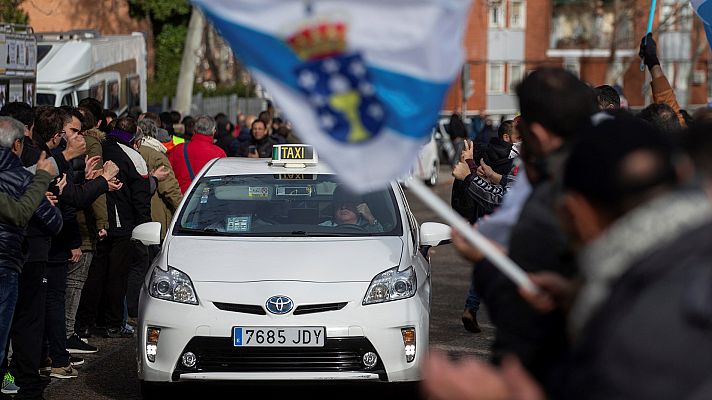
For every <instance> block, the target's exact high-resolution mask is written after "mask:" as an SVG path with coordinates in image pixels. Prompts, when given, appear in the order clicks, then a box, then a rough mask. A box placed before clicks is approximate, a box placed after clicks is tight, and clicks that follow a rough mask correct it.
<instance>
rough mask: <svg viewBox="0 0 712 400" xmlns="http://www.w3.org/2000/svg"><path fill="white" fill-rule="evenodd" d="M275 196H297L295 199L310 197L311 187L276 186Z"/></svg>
mask: <svg viewBox="0 0 712 400" xmlns="http://www.w3.org/2000/svg"><path fill="white" fill-rule="evenodd" d="M276 195H277V196H297V197H311V195H312V187H311V186H277V187H276Z"/></svg>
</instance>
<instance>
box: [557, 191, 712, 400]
mask: <svg viewBox="0 0 712 400" xmlns="http://www.w3.org/2000/svg"><path fill="white" fill-rule="evenodd" d="M710 242H712V207H711V206H710V203H709V199H708V198H707V196H706V195H705V194H704V193H703V192H702V191H696V190H680V191H677V192H674V193H670V194H667V195H664V196H662V197H658V198H656V199H654V200H652V201H650V202H648V203H646V204H644V205H642V206H639V207H637V208H636V209H634V210H633V211H631V212H629V213H628V214H626V215H624V216H623V217H622V218H620V219H618V220H617V221H616V222H615V223H614V224H613V225H612V226H611V227H609V228H608V229H607V231H606V232H605V233H604V235H603V236H602V237H599V238H598V239H596V241H594V242H593V243H591V244H589V245H588V246H587V247H586V248H585V249H584V251H583V252H582V254H581V257H580V266H581V271H582V278H583V282H584V284H583V287H582V288H581V290H580V291H579V294H578V296H577V299H576V302H575V303H574V308H573V309H572V312H571V314H570V315H571V318H570V319H571V324H570V327H571V328H572V329H571V332H572V333H573V338H574V344H573V348H572V351H571V356H570V357H568V361H567V362H566V363H564V364H563V365H562V368H561V375H560V376H561V377H563V378H564V379H562V380H561V381H560V382H559V385H558V387H563V390H562V393H558V394H556V396H554V397H558V398H566V399H584V400H586V399H650V400H656V399H660V400H662V399H709V398H712V374H710V371H712V356H711V355H712V248H711V247H710V246H709V243H710Z"/></svg>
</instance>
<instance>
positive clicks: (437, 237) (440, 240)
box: [420, 222, 451, 246]
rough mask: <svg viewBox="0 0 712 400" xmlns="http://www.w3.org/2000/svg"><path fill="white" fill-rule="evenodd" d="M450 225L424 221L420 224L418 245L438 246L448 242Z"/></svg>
mask: <svg viewBox="0 0 712 400" xmlns="http://www.w3.org/2000/svg"><path fill="white" fill-rule="evenodd" d="M450 239H451V236H450V227H449V226H447V225H445V224H441V223H438V222H425V223H423V225H421V226H420V245H421V246H439V245H441V244H447V243H450Z"/></svg>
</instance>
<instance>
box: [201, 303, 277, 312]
mask: <svg viewBox="0 0 712 400" xmlns="http://www.w3.org/2000/svg"><path fill="white" fill-rule="evenodd" d="M213 304H215V307H217V308H219V309H221V310H223V311H232V312H239V313H245V314H255V315H267V313H266V312H265V309H264V308H262V306H257V305H253V304H230V303H216V302H213Z"/></svg>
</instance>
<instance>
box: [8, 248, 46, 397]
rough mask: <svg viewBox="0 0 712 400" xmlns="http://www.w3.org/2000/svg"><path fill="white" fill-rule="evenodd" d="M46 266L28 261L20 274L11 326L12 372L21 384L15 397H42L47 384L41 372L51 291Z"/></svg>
mask: <svg viewBox="0 0 712 400" xmlns="http://www.w3.org/2000/svg"><path fill="white" fill-rule="evenodd" d="M45 265H46V263H45V262H27V263H25V266H24V267H23V268H22V273H21V274H20V279H19V290H18V296H17V307H15V316H14V318H13V321H12V328H11V329H10V337H11V338H12V361H11V363H10V372H12V374H13V375H14V376H15V383H16V384H17V386H19V387H20V392H19V393H18V394H17V395H16V396H15V399H27V398H40V397H41V395H42V392H43V391H44V387H45V383H44V382H43V380H42V379H40V374H39V368H40V357H41V356H42V347H43V340H42V339H43V337H44V335H43V332H44V325H45V297H46V290H47V288H46V287H47V284H46V282H45V277H44V274H45Z"/></svg>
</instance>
